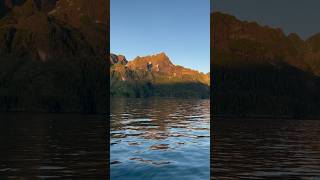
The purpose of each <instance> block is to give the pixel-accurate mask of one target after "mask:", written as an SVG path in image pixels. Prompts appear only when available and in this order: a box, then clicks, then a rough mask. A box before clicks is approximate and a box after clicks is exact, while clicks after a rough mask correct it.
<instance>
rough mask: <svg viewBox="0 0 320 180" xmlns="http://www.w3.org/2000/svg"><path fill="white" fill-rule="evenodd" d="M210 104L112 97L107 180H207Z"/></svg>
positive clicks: (208, 168) (206, 102)
mask: <svg viewBox="0 0 320 180" xmlns="http://www.w3.org/2000/svg"><path fill="white" fill-rule="evenodd" d="M209 104H210V103H209V100H183V99H113V100H112V103H111V114H112V116H111V145H110V148H111V153H110V156H111V157H110V158H111V180H127V179H130V180H143V179H145V180H167V179H170V180H175V179H177V180H178V179H179V180H181V179H184V180H208V179H210V129H209V127H210V114H209V113H210V106H209Z"/></svg>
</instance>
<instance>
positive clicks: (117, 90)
mask: <svg viewBox="0 0 320 180" xmlns="http://www.w3.org/2000/svg"><path fill="white" fill-rule="evenodd" d="M110 61H111V62H112V63H111V64H112V66H111V71H110V73H111V74H110V76H111V95H112V96H125V97H150V96H162V97H198V98H208V97H209V81H210V78H209V77H210V76H209V75H208V74H203V73H200V72H198V71H195V70H191V69H187V68H184V67H182V66H176V65H174V64H173V63H172V62H171V61H170V59H169V57H168V56H167V55H166V54H165V53H160V54H156V55H151V56H145V57H139V56H138V57H136V58H135V59H134V60H132V61H129V62H127V61H126V60H125V57H123V56H116V55H111V56H110Z"/></svg>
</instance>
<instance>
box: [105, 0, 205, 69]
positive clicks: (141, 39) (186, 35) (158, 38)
mask: <svg viewBox="0 0 320 180" xmlns="http://www.w3.org/2000/svg"><path fill="white" fill-rule="evenodd" d="M110 4H111V6H110V10H111V13H110V24H111V25H110V40H111V41H110V48H111V53H115V54H122V55H125V56H126V57H127V59H128V60H132V59H133V58H135V57H136V56H146V55H151V54H156V53H160V52H165V53H166V54H167V55H168V56H169V58H170V59H171V61H172V62H173V63H174V64H177V65H182V66H185V67H188V68H192V69H195V70H199V71H202V72H205V73H207V72H209V71H210V1H209V0H110Z"/></svg>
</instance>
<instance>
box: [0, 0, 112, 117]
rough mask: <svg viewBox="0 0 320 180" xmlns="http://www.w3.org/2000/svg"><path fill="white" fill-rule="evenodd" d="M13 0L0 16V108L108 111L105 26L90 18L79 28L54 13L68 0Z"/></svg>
mask: <svg viewBox="0 0 320 180" xmlns="http://www.w3.org/2000/svg"><path fill="white" fill-rule="evenodd" d="M8 2H9V1H8ZM11 2H13V4H12V6H11V7H10V8H7V9H9V10H8V12H6V13H5V15H4V16H3V17H2V18H0V62H1V64H2V66H1V67H0V71H1V73H0V110H6V111H16V110H19V111H20V110H21V111H53V112H88V113H89V112H92V113H94V112H104V111H106V102H105V101H104V100H103V99H105V98H106V97H107V94H106V91H105V90H106V89H107V82H108V81H107V80H108V74H107V73H106V72H107V71H106V69H107V62H106V61H105V56H106V50H107V49H108V43H106V42H107V41H108V40H107V37H108V36H107V34H108V32H107V29H106V28H96V26H95V25H93V24H95V22H93V20H91V19H90V20H89V21H88V22H87V23H88V24H87V25H88V27H87V28H86V29H82V28H80V27H77V26H74V25H73V24H72V23H70V22H68V21H64V20H62V19H59V18H58V17H56V16H54V15H52V11H54V10H55V9H56V8H57V5H58V2H59V3H63V2H71V1H69V0H59V1H58V2H56V1H54V0H45V1H38V0H25V1H20V2H21V4H20V3H19V4H14V3H15V2H18V1H14V0H11ZM81 2H82V1H74V5H75V6H76V5H77V4H78V3H81ZM56 3H57V4H56ZM106 3H107V2H106ZM106 7H107V6H105V7H100V9H101V10H102V8H103V9H104V8H106ZM70 8H72V7H70ZM97 10H99V9H92V10H91V11H97ZM86 13H89V11H83V12H82V11H79V14H84V15H85V16H89V15H87V14H86ZM3 14H4V13H3ZM87 29H89V30H90V32H89V30H88V31H86V30H87ZM90 33H92V34H93V33H96V34H97V35H96V36H95V37H92V36H90V35H89V34H90ZM92 38H95V39H92Z"/></svg>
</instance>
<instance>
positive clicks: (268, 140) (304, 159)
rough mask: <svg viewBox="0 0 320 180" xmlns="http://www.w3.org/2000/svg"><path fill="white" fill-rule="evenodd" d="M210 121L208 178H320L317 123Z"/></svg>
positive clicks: (319, 127)
mask: <svg viewBox="0 0 320 180" xmlns="http://www.w3.org/2000/svg"><path fill="white" fill-rule="evenodd" d="M212 122H213V124H214V134H215V136H214V139H213V149H212V150H213V154H212V158H213V160H212V179H219V180H220V179H240V178H243V179H319V178H320V136H319V132H320V121H313V120H256V119H254V120H230V119H214V120H213V121H212Z"/></svg>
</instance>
